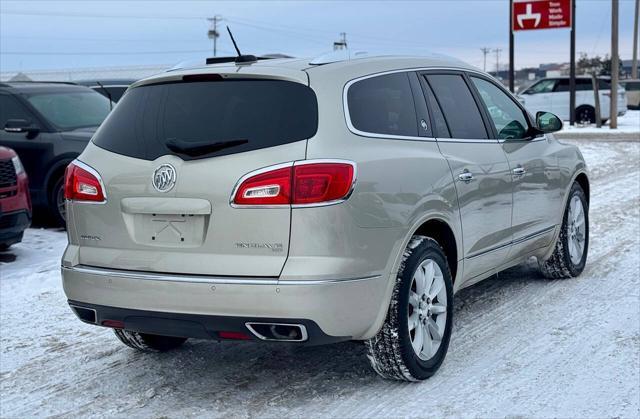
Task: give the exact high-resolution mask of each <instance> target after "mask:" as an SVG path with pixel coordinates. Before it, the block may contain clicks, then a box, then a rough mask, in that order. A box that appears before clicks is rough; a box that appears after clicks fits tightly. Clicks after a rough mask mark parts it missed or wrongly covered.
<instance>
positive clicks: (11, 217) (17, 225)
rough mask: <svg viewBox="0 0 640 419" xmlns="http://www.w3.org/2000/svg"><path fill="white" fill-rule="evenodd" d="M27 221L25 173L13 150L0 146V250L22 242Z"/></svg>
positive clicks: (27, 197) (29, 215) (26, 180)
mask: <svg viewBox="0 0 640 419" xmlns="http://www.w3.org/2000/svg"><path fill="white" fill-rule="evenodd" d="M30 224H31V198H30V197H29V181H28V179H27V174H26V173H25V171H24V167H22V163H21V162H20V158H18V155H17V154H16V152H15V151H13V150H12V149H10V148H6V147H0V250H6V249H7V248H8V247H9V246H11V245H12V244H15V243H19V242H21V241H22V235H23V233H24V230H25V229H26V228H27V227H29V225H30Z"/></svg>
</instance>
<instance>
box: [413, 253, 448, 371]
mask: <svg viewBox="0 0 640 419" xmlns="http://www.w3.org/2000/svg"><path fill="white" fill-rule="evenodd" d="M407 310H408V313H407V317H408V323H409V336H410V338H411V346H412V347H413V350H414V351H415V353H416V355H418V357H419V358H420V359H422V360H424V361H427V360H429V359H431V358H432V357H433V356H434V355H435V354H436V352H438V349H439V348H440V344H441V343H442V337H443V335H444V331H445V326H446V324H447V288H446V286H445V283H444V276H443V275H442V270H440V267H439V266H438V264H437V263H436V262H435V261H434V260H432V259H426V260H424V261H423V262H422V263H421V264H420V266H418V269H416V271H415V273H414V274H413V279H412V282H411V289H410V291H409V306H408V308H407Z"/></svg>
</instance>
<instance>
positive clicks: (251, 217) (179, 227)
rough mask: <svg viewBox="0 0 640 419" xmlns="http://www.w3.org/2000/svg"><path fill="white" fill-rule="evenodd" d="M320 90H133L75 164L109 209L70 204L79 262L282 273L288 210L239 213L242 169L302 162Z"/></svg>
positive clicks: (234, 84) (204, 84)
mask: <svg viewBox="0 0 640 419" xmlns="http://www.w3.org/2000/svg"><path fill="white" fill-rule="evenodd" d="M316 129H317V103H316V98H315V94H314V93H313V91H312V90H311V89H310V88H309V87H308V86H306V85H305V84H301V83H298V82H294V81H283V80H265V79H262V80H257V79H245V78H242V79H233V80H224V79H222V78H220V77H218V78H213V79H211V80H202V78H198V79H197V80H196V81H191V80H189V81H187V80H176V81H173V82H164V83H159V84H154V85H146V86H139V87H135V88H133V89H131V90H130V91H129V92H128V93H127V94H126V95H125V96H124V97H123V98H122V100H121V101H120V102H119V103H118V106H117V107H115V108H114V111H113V112H112V114H111V115H110V116H109V118H108V119H107V120H106V121H105V123H104V124H103V125H102V127H101V128H100V129H99V130H98V132H97V133H96V135H95V137H94V139H93V141H92V144H90V146H89V147H88V148H87V149H86V150H85V152H84V153H83V154H82V155H81V156H80V158H79V159H80V160H81V161H82V162H84V163H86V164H87V165H89V166H91V167H92V168H93V169H95V170H96V171H97V172H98V173H99V174H100V175H101V176H102V179H103V182H104V184H105V186H106V194H107V202H106V204H104V205H88V204H82V203H73V204H72V205H70V206H69V207H70V210H71V215H70V217H71V219H72V223H73V226H74V229H75V230H74V232H73V236H74V237H75V239H76V240H77V242H78V243H79V245H80V256H79V263H80V264H84V265H90V266H102V267H109V268H120V269H131V270H143V271H155V272H172V273H187V274H208V275H225V276H259V277H277V276H278V275H279V274H280V272H281V270H282V266H283V265H284V262H285V260H286V257H287V251H288V242H289V229H290V222H291V209H290V208H289V206H280V207H267V208H234V207H232V206H231V205H230V198H231V194H232V192H233V190H234V187H235V186H236V184H237V183H238V181H239V180H240V179H241V178H242V177H243V176H244V175H246V174H247V173H249V172H253V171H255V170H258V169H261V168H264V167H268V166H272V165H276V164H281V163H284V164H286V163H287V162H292V161H295V160H301V159H304V157H305V147H306V139H307V138H309V137H312V136H313V135H315V131H316Z"/></svg>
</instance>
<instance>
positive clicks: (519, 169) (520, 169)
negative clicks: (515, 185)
mask: <svg viewBox="0 0 640 419" xmlns="http://www.w3.org/2000/svg"><path fill="white" fill-rule="evenodd" d="M525 173H527V171H526V170H525V168H524V167H522V166H518V167H516V168H515V169H513V175H514V176H516V177H519V176H523V175H524V174H525Z"/></svg>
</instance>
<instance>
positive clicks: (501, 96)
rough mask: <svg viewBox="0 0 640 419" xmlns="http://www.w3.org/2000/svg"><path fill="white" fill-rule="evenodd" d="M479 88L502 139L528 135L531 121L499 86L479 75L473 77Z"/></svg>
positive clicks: (520, 137)
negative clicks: (529, 121)
mask: <svg viewBox="0 0 640 419" xmlns="http://www.w3.org/2000/svg"><path fill="white" fill-rule="evenodd" d="M471 80H472V81H473V84H474V85H475V86H476V89H478V93H480V97H481V98H482V101H483V102H484V104H485V106H486V107H487V110H488V111H489V116H490V117H491V121H493V125H494V126H495V128H496V131H497V132H498V138H499V139H501V140H508V139H522V138H525V137H526V136H527V131H528V130H529V123H528V121H527V118H526V117H525V116H524V113H523V112H522V109H520V107H519V106H518V105H516V104H515V102H514V101H513V100H512V99H511V98H510V97H509V96H508V95H507V94H506V93H504V92H503V91H502V90H501V89H500V88H499V87H498V86H496V85H494V84H493V83H491V82H488V81H486V80H484V79H480V78H478V77H471Z"/></svg>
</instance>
